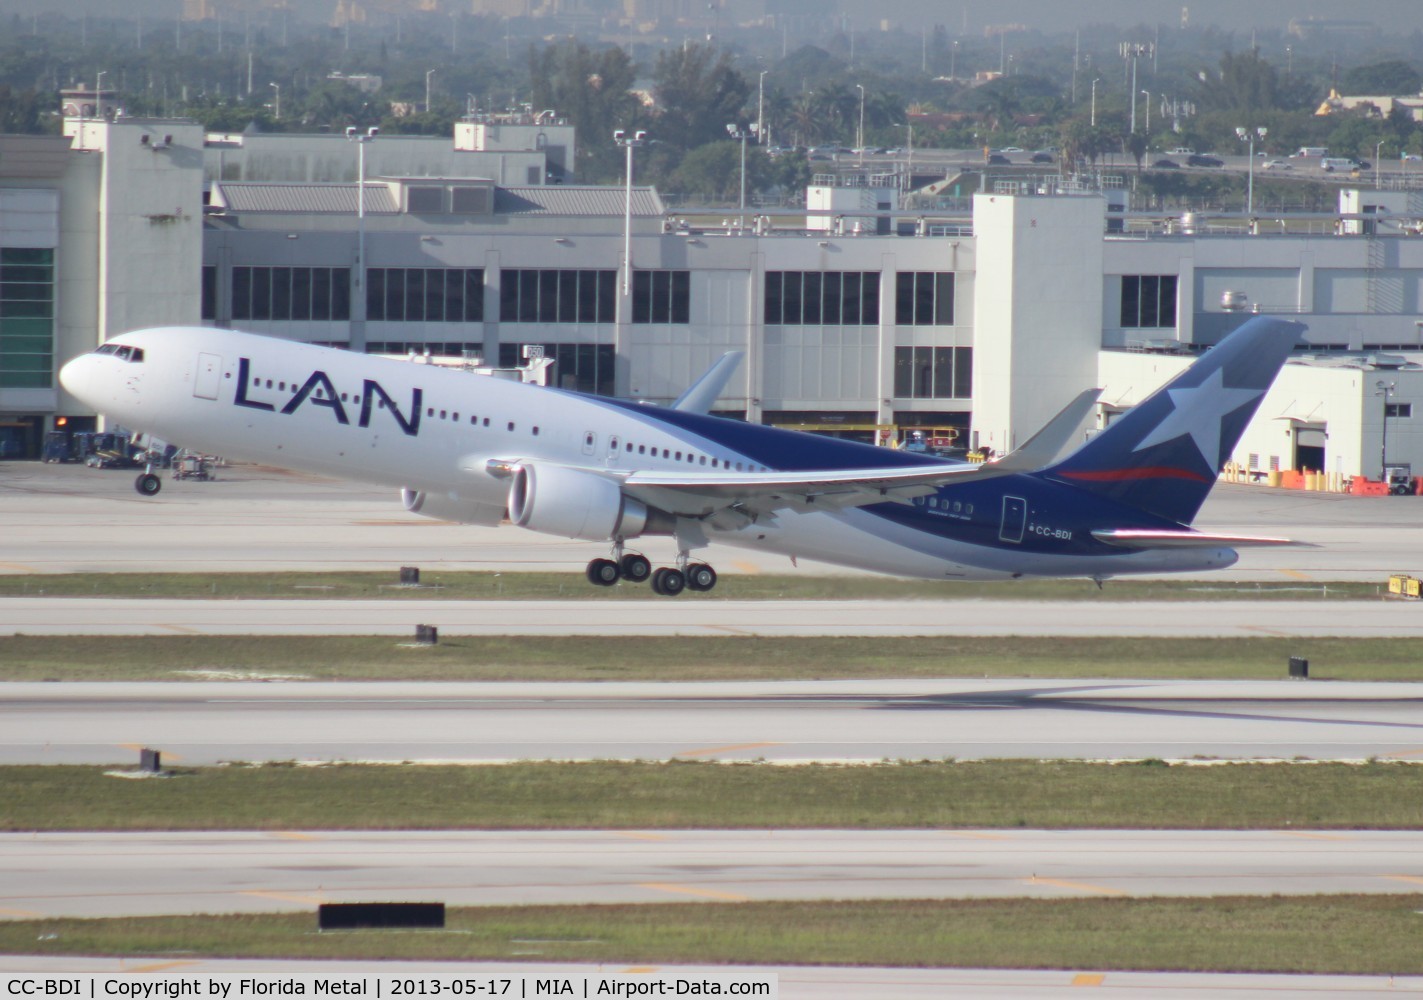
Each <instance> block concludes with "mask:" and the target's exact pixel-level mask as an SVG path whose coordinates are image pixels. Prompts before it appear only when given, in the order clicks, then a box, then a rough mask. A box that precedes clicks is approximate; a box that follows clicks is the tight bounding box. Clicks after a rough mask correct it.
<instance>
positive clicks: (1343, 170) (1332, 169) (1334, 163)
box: [1319, 156, 1359, 174]
mask: <svg viewBox="0 0 1423 1000" xmlns="http://www.w3.org/2000/svg"><path fill="white" fill-rule="evenodd" d="M1319 166H1320V167H1321V168H1322V169H1323V170H1324V172H1325V173H1326V174H1333V173H1340V174H1347V173H1349V172H1350V171H1354V170H1358V169H1359V163H1358V161H1357V160H1351V159H1350V158H1349V157H1347V156H1326V157H1325V158H1324V159H1322V160H1320V161H1319Z"/></svg>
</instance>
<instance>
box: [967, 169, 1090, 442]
mask: <svg viewBox="0 0 1423 1000" xmlns="http://www.w3.org/2000/svg"><path fill="white" fill-rule="evenodd" d="M1105 213H1106V202H1105V201H1104V200H1103V199H1101V198H1099V197H1095V196H1092V197H1016V196H1012V195H985V194H980V195H975V196H974V200H973V214H974V234H975V236H976V238H977V248H978V249H977V254H978V258H977V269H976V277H975V287H974V296H973V301H974V354H973V385H974V414H973V436H974V438H975V439H976V444H978V445H979V446H980V447H982V446H988V447H991V448H993V450H994V451H995V452H998V453H1000V454H1002V453H1005V452H1009V451H1012V450H1013V449H1014V448H1016V447H1017V446H1018V445H1020V444H1022V443H1023V442H1024V441H1026V440H1027V439H1028V438H1029V437H1031V436H1032V435H1033V434H1035V433H1036V432H1037V431H1038V430H1039V429H1040V428H1041V427H1042V426H1043V425H1044V424H1046V423H1047V422H1048V421H1049V420H1050V419H1052V417H1053V416H1055V415H1056V414H1057V412H1058V411H1059V410H1061V409H1062V407H1064V406H1066V405H1067V404H1068V403H1069V402H1070V401H1071V400H1072V398H1073V397H1074V396H1075V395H1076V394H1077V393H1079V392H1081V391H1082V390H1083V389H1086V388H1089V387H1091V385H1092V384H1093V382H1094V380H1095V379H1096V377H1097V352H1098V351H1099V350H1100V347H1101V342H1102V315H1103V298H1102V297H1103V287H1102V285H1103V282H1102V274H1103V249H1102V247H1103V241H1102V237H1101V233H1102V231H1103V228H1104V225H1105Z"/></svg>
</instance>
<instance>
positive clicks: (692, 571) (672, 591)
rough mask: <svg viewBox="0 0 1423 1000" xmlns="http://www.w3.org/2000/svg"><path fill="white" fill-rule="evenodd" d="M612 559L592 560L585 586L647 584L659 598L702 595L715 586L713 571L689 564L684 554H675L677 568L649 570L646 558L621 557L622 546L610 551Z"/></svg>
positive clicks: (636, 554)
mask: <svg viewBox="0 0 1423 1000" xmlns="http://www.w3.org/2000/svg"><path fill="white" fill-rule="evenodd" d="M613 556H614V558H612V559H594V560H593V561H592V562H590V563H589V564H588V568H587V570H586V571H585V573H586V575H587V577H588V582H589V583H591V584H593V585H594V586H597V587H611V586H612V585H613V584H615V583H617V582H618V581H619V580H626V581H627V582H628V583H642V582H643V581H644V580H646V581H648V582H649V584H650V585H651V587H652V592H653V593H654V594H657V595H659V596H661V597H676V596H677V595H678V594H680V593H682V591H684V590H695V591H699V592H705V591H708V590H711V589H712V588H713V587H715V586H716V570H714V569H712V568H711V567H710V566H708V565H707V564H706V563H689V562H688V561H687V553H685V552H679V553H678V554H677V565H676V566H659V567H658V568H657V569H653V568H652V564H651V563H650V562H648V561H647V557H646V556H644V555H640V554H639V553H636V552H629V553H627V554H625V555H624V554H623V553H622V543H621V542H619V543H618V544H617V545H615V546H614V548H613Z"/></svg>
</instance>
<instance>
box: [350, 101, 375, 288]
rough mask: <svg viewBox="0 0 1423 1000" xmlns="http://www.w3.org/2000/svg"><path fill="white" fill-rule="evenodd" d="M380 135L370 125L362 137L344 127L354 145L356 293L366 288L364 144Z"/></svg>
mask: <svg viewBox="0 0 1423 1000" xmlns="http://www.w3.org/2000/svg"><path fill="white" fill-rule="evenodd" d="M378 135H380V129H378V128H376V127H375V126H374V125H372V126H371V127H370V128H368V129H367V130H366V132H365V134H364V135H362V134H361V132H360V131H359V130H358V129H357V128H356V126H354V125H347V126H346V141H347V142H354V143H355V144H356V293H357V297H358V298H359V297H360V296H362V295H364V294H365V287H366V143H368V142H370V141H371V140H373V139H374V138H375V137H376V136H378Z"/></svg>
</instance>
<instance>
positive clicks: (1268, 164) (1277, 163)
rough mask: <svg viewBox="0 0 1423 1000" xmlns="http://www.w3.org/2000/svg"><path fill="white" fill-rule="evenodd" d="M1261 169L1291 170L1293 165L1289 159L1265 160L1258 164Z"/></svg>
mask: <svg viewBox="0 0 1423 1000" xmlns="http://www.w3.org/2000/svg"><path fill="white" fill-rule="evenodd" d="M1260 169H1261V170H1293V169H1294V165H1293V164H1291V163H1290V161H1289V160H1266V161H1265V162H1264V163H1262V164H1260Z"/></svg>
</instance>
